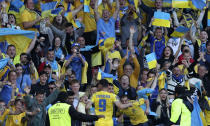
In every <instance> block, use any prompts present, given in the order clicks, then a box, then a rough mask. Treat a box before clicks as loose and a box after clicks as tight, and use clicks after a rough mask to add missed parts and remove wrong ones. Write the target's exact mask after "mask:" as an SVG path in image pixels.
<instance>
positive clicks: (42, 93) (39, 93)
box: [35, 90, 45, 96]
mask: <svg viewBox="0 0 210 126" xmlns="http://www.w3.org/2000/svg"><path fill="white" fill-rule="evenodd" d="M35 94H36V96H37V95H44V94H45V91H44V90H37V91H36V92H35Z"/></svg>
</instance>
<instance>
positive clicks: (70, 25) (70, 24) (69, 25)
mask: <svg viewBox="0 0 210 126" xmlns="http://www.w3.org/2000/svg"><path fill="white" fill-rule="evenodd" d="M72 26H73V25H72V23H66V24H65V27H72Z"/></svg>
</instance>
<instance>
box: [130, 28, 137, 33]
mask: <svg viewBox="0 0 210 126" xmlns="http://www.w3.org/2000/svg"><path fill="white" fill-rule="evenodd" d="M135 32H136V31H135V28H134V26H131V27H130V34H134V33H135Z"/></svg>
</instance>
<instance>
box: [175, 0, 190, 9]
mask: <svg viewBox="0 0 210 126" xmlns="http://www.w3.org/2000/svg"><path fill="white" fill-rule="evenodd" d="M190 5H191V1H190V0H172V7H173V8H191V6H190Z"/></svg>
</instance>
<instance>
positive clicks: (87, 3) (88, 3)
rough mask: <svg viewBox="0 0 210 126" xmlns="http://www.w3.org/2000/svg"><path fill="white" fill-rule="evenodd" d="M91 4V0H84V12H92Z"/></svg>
mask: <svg viewBox="0 0 210 126" xmlns="http://www.w3.org/2000/svg"><path fill="white" fill-rule="evenodd" d="M89 5H90V0H85V1H84V12H87V13H89V12H90V8H89Z"/></svg>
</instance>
